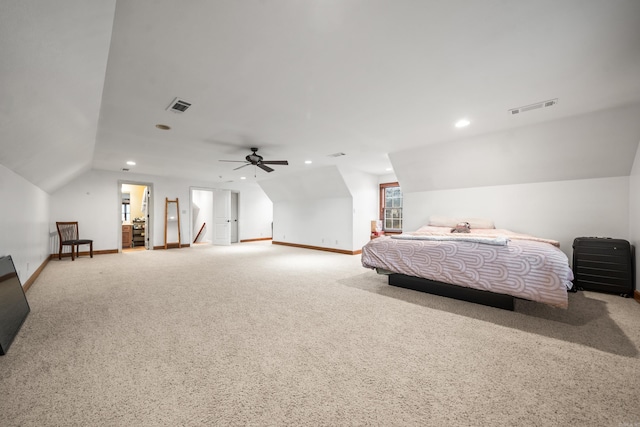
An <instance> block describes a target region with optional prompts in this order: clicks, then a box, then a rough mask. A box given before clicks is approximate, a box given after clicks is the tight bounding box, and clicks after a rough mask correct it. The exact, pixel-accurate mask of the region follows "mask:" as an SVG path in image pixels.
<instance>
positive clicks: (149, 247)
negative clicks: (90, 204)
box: [116, 179, 154, 253]
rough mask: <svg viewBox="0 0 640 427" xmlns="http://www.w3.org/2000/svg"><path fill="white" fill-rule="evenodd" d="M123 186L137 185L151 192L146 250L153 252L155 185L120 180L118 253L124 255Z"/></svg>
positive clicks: (146, 230)
mask: <svg viewBox="0 0 640 427" xmlns="http://www.w3.org/2000/svg"><path fill="white" fill-rule="evenodd" d="M122 184H126V185H137V186H141V187H147V191H149V199H150V200H151V203H148V205H147V222H146V223H145V231H144V233H145V237H146V238H147V239H146V240H145V249H147V250H150V251H152V250H153V205H154V201H153V197H154V196H153V183H152V182H141V181H132V180H127V179H119V180H118V231H117V234H116V235H117V236H118V253H122Z"/></svg>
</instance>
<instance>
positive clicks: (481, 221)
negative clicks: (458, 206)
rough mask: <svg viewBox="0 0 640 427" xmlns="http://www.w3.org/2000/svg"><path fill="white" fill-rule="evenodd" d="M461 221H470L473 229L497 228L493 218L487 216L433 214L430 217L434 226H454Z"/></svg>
mask: <svg viewBox="0 0 640 427" xmlns="http://www.w3.org/2000/svg"><path fill="white" fill-rule="evenodd" d="M459 222H468V223H469V226H470V227H471V229H472V230H473V229H474V228H496V226H495V224H494V223H493V221H492V220H490V219H485V218H464V217H448V216H442V215H431V216H430V217H429V225H430V226H432V227H451V228H453V227H455V226H456V225H457V224H458V223H459Z"/></svg>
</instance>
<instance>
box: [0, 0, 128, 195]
mask: <svg viewBox="0 0 640 427" xmlns="http://www.w3.org/2000/svg"><path fill="white" fill-rule="evenodd" d="M114 9H115V0H106V1H102V0H100V1H85V0H76V1H71V0H61V1H54V2H47V1H36V0H20V1H3V2H2V6H0V129H1V131H0V132H1V133H0V163H1V164H3V165H5V166H6V167H8V168H9V169H12V170H13V171H14V172H16V173H18V174H19V175H21V176H23V177H24V178H26V179H27V180H28V181H30V182H32V183H33V184H35V185H37V186H39V187H40V188H42V189H43V190H45V191H52V190H54V189H56V188H58V187H60V186H61V185H63V184H65V183H67V182H69V181H70V180H71V179H73V178H74V177H76V176H78V175H79V174H81V173H82V172H84V171H86V170H89V169H90V168H91V163H92V161H93V154H94V146H95V143H96V132H97V129H98V117H99V114H100V102H101V99H102V87H103V85H104V78H105V73H106V67H107V55H108V51H109V43H110V40H111V28H112V24H113V16H114Z"/></svg>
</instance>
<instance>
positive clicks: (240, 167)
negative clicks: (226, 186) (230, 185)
mask: <svg viewBox="0 0 640 427" xmlns="http://www.w3.org/2000/svg"><path fill="white" fill-rule="evenodd" d="M250 164H251V163H247V164H246V165H242V166H238V167H237V168H235V169H234V171H237V170H238V169H242V168H243V167H245V166H249V165H250Z"/></svg>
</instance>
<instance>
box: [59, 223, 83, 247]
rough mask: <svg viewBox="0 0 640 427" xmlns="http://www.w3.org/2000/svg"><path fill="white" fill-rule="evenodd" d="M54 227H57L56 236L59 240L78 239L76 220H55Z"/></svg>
mask: <svg viewBox="0 0 640 427" xmlns="http://www.w3.org/2000/svg"><path fill="white" fill-rule="evenodd" d="M56 228H57V229H58V237H59V238H60V241H61V242H66V241H69V240H78V236H79V234H78V221H75V222H56Z"/></svg>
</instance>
